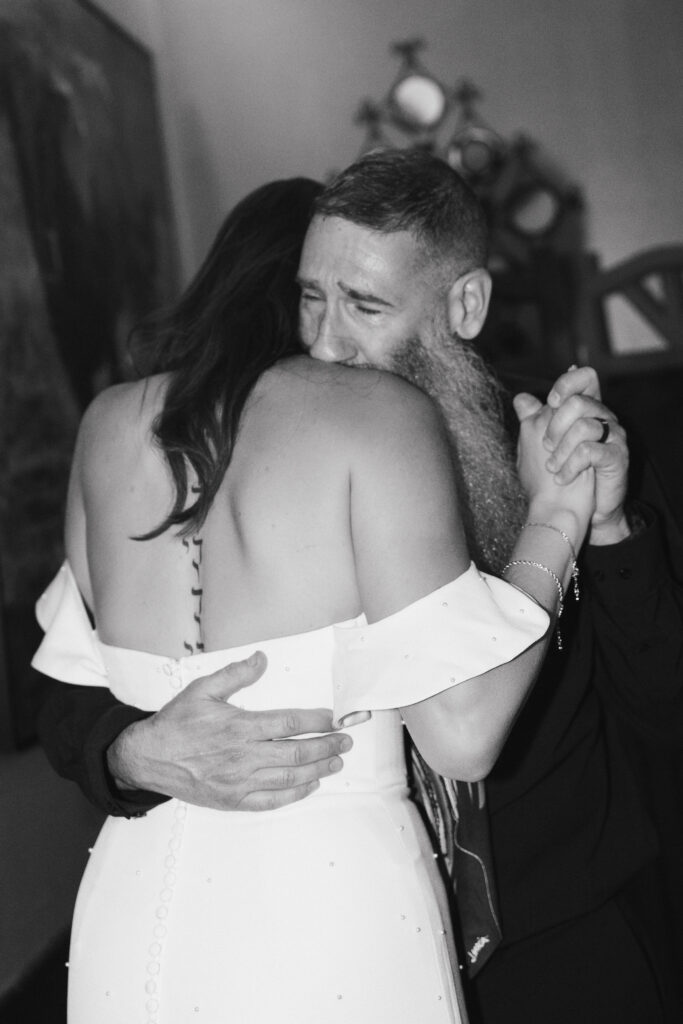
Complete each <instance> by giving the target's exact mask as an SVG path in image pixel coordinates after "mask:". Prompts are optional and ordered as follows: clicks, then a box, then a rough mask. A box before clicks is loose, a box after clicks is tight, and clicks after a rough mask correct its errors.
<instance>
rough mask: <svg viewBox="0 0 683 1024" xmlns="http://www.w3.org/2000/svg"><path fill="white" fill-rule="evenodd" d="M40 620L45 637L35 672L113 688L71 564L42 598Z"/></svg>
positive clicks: (39, 606)
mask: <svg viewBox="0 0 683 1024" xmlns="http://www.w3.org/2000/svg"><path fill="white" fill-rule="evenodd" d="M36 618H37V619H38V622H39V623H40V626H41V628H42V629H43V630H44V631H45V636H44V637H43V642H42V643H41V645H40V647H39V648H38V650H37V651H36V653H35V654H34V656H33V660H32V661H31V664H32V665H33V667H34V668H35V669H37V670H38V671H39V672H42V673H43V675H46V676H51V677H52V678H53V679H59V680H61V682H63V683H78V684H79V685H81V686H108V685H109V683H108V680H107V671H106V668H105V665H104V662H103V660H102V655H101V652H100V648H99V644H98V642H97V634H96V632H95V630H94V629H93V628H92V626H91V625H90V619H89V618H88V613H87V611H86V609H85V605H84V604H83V598H82V597H81V592H80V590H79V589H78V584H77V583H76V580H75V578H74V574H73V572H72V571H71V566H70V565H69V563H68V562H65V563H64V565H63V566H62V567H61V569H60V570H59V572H58V573H57V575H56V576H55V578H54V579H53V580H52V583H50V585H49V587H48V588H47V590H45V592H44V593H43V594H42V595H41V596H40V597H39V598H38V601H37V603H36Z"/></svg>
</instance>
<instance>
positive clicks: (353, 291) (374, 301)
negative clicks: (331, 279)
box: [337, 281, 394, 309]
mask: <svg viewBox="0 0 683 1024" xmlns="http://www.w3.org/2000/svg"><path fill="white" fill-rule="evenodd" d="M337 284H338V286H339V288H340V290H341V291H343V292H344V295H348V297H349V298H350V299H353V300H354V302H368V303H370V305H372V306H386V308H387V309H393V308H394V304H393V302H388V301H387V300H386V299H380V297H379V295H373V294H372V292H359V291H358V289H357V288H349V287H348V285H345V284H344V282H343V281H337Z"/></svg>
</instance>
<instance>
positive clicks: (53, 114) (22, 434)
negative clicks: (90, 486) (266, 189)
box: [0, 0, 175, 744]
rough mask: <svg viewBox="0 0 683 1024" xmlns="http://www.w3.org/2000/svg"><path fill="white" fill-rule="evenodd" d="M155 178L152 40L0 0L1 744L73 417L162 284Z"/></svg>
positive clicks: (166, 246)
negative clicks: (143, 42)
mask: <svg viewBox="0 0 683 1024" xmlns="http://www.w3.org/2000/svg"><path fill="white" fill-rule="evenodd" d="M165 183H166V175H165V169H164V160H163V149H162V143H161V135H160V126H159V121H158V113H157V104H156V92H155V83H154V69H153V65H152V61H151V57H150V55H149V53H148V52H147V51H146V50H145V49H144V48H142V47H141V46H139V45H138V44H137V43H136V42H134V41H133V40H132V39H130V38H129V37H128V36H127V35H126V34H125V33H123V32H121V31H120V30H119V29H118V28H117V27H116V26H115V25H114V24H113V23H111V22H110V21H109V20H108V19H106V18H105V17H104V16H103V15H102V14H101V13H100V12H99V11H98V10H97V9H96V8H94V7H92V6H90V5H89V4H86V3H82V2H77V0H0V585H1V588H2V613H3V614H2V618H1V622H0V643H2V654H3V655H4V656H3V657H2V660H1V661H0V673H2V672H4V676H5V685H4V687H2V686H0V718H1V720H2V726H0V740H2V739H4V741H5V744H7V743H8V742H9V743H12V742H14V743H17V742H18V743H19V744H21V743H22V742H25V741H26V740H27V739H28V738H30V736H31V735H32V731H33V728H32V708H31V703H32V702H31V693H30V691H31V686H32V682H35V679H34V677H33V676H32V675H31V672H30V670H29V667H28V662H29V660H30V656H31V654H32V651H33V649H34V647H35V646H36V644H37V642H38V641H39V636H40V634H39V632H38V631H37V629H36V627H35V625H34V623H33V604H34V602H35V600H36V598H37V596H38V595H39V594H40V592H41V590H42V588H43V587H44V586H45V584H46V583H47V582H48V581H49V579H50V577H51V575H52V574H53V573H54V572H55V571H56V569H57V568H58V566H59V564H60V562H61V560H62V557H63V549H62V520H63V512H64V501H65V496H66V486H67V480H68V468H69V463H70V459H71V453H72V448H73V443H74V439H75V435H76V429H77V425H78V421H79V419H80V416H81V413H82V412H83V410H84V408H85V407H86V405H87V404H88V402H89V401H90V400H91V398H92V397H94V395H95V394H96V393H97V392H98V391H100V390H101V389H102V388H103V387H106V386H107V385H109V384H111V383H113V382H116V381H118V380H122V379H125V378H126V377H128V376H130V375H131V373H132V368H131V366H130V365H129V362H128V357H127V351H126V342H127V337H128V332H129V330H130V328H131V326H132V325H133V324H134V323H135V322H136V321H137V320H138V319H139V318H140V317H141V316H143V315H144V314H145V313H148V312H149V311H150V310H151V309H153V308H155V307H157V306H159V305H163V304H164V303H165V302H167V301H168V300H169V299H170V298H171V297H172V295H173V293H174V287H175V246H174V238H173V232H172V227H171V218H170V213H169V201H168V191H167V188H166V184H165ZM3 704H4V706H3ZM10 713H11V721H12V729H11V733H10V730H9V727H8V721H9V720H10V717H9V716H10Z"/></svg>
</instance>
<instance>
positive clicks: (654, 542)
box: [582, 503, 669, 604]
mask: <svg viewBox="0 0 683 1024" xmlns="http://www.w3.org/2000/svg"><path fill="white" fill-rule="evenodd" d="M637 511H638V514H639V518H640V521H641V524H642V525H641V526H640V529H639V530H638V531H637V532H636V533H634V534H632V535H631V536H630V537H627V538H626V539H625V540H622V541H620V542H619V543H618V544H605V545H600V546H598V545H594V546H591V545H587V547H586V548H585V549H584V556H583V559H582V562H583V570H584V572H585V578H586V582H587V585H588V587H589V588H590V589H591V590H592V591H593V592H594V593H595V594H596V595H597V596H598V597H599V598H600V599H601V600H602V601H604V602H605V603H606V604H612V603H619V604H622V603H623V602H630V601H634V602H635V601H641V600H642V599H643V598H644V597H645V596H646V595H648V594H651V593H653V592H654V591H655V590H657V589H658V588H659V587H661V584H662V580H665V579H667V578H668V577H669V568H668V565H667V561H666V553H665V551H664V545H663V542H662V535H661V529H660V527H659V524H658V522H657V520H656V517H655V514H654V512H653V511H652V510H651V509H650V508H648V507H647V506H646V505H642V504H640V503H639V504H638V506H637Z"/></svg>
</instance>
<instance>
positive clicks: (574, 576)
mask: <svg viewBox="0 0 683 1024" xmlns="http://www.w3.org/2000/svg"><path fill="white" fill-rule="evenodd" d="M527 526H540V527H541V529H542V530H552V531H553V533H559V535H560V537H561V538H562V540H563V541H564V542H565V544H567V546H568V547H569V550H570V552H571V556H572V576H571V578H572V584H573V590H574V598H575V599H576V600H577V601H578V600H579V566H578V563H577V561H576V551H574V545H573V544H572V542H571V541H570V539H569V537H568V536H567V534H566V533H565V532H564V530H560V529H559V527H557V526H552V525H551V524H550V523H525V524H524V526H523V527H522V530H526V528H527ZM520 533H521V531H520Z"/></svg>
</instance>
